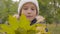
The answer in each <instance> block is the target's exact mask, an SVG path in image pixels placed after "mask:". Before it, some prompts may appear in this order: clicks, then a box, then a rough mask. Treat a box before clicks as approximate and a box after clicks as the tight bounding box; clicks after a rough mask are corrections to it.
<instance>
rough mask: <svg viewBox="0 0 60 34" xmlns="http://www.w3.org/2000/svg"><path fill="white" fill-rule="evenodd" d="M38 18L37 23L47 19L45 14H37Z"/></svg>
mask: <svg viewBox="0 0 60 34" xmlns="http://www.w3.org/2000/svg"><path fill="white" fill-rule="evenodd" d="M36 19H37V23H39V22H43V21H44V20H45V18H44V17H43V16H36Z"/></svg>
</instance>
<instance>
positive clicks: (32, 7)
mask: <svg viewBox="0 0 60 34" xmlns="http://www.w3.org/2000/svg"><path fill="white" fill-rule="evenodd" d="M21 14H24V15H25V16H26V17H27V18H28V19H29V20H30V22H31V24H30V25H32V24H34V23H36V22H40V21H43V20H44V18H43V17H42V16H38V15H39V5H38V1H37V0H21V1H20V3H19V7H18V16H19V17H20V16H21Z"/></svg>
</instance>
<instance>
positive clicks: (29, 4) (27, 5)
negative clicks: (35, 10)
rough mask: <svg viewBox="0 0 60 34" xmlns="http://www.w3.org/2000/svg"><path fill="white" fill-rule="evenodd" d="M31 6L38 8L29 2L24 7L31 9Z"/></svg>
mask: <svg viewBox="0 0 60 34" xmlns="http://www.w3.org/2000/svg"><path fill="white" fill-rule="evenodd" d="M29 6H31V7H36V5H35V4H34V3H31V2H27V3H25V4H24V5H23V7H29Z"/></svg>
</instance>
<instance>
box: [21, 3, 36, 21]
mask: <svg viewBox="0 0 60 34" xmlns="http://www.w3.org/2000/svg"><path fill="white" fill-rule="evenodd" d="M21 11H22V14H24V15H25V16H26V17H27V18H28V19H29V20H30V21H32V20H33V19H34V18H35V17H36V15H37V10H36V6H35V5H34V4H33V3H26V4H24V5H23V7H22V9H21Z"/></svg>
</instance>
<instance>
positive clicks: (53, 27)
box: [0, 0, 60, 34]
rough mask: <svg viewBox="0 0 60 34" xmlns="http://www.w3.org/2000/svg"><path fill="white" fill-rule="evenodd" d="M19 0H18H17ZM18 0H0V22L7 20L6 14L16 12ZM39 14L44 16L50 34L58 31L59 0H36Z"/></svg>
mask: <svg viewBox="0 0 60 34" xmlns="http://www.w3.org/2000/svg"><path fill="white" fill-rule="evenodd" d="M19 1H20V0H19ZM19 1H17V0H16V1H13V0H0V23H5V22H6V20H8V19H7V18H8V15H9V14H11V15H14V14H17V11H18V4H19ZM38 2H39V8H40V15H42V16H44V18H45V19H46V20H45V22H46V24H47V25H48V24H49V25H48V26H47V27H48V28H49V30H50V31H51V32H52V34H59V33H60V0H38Z"/></svg>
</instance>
